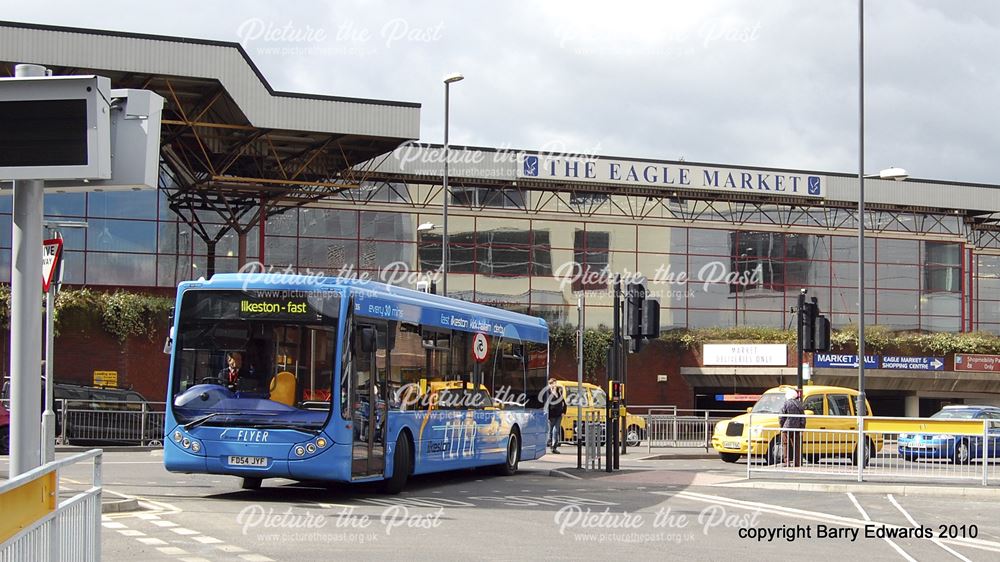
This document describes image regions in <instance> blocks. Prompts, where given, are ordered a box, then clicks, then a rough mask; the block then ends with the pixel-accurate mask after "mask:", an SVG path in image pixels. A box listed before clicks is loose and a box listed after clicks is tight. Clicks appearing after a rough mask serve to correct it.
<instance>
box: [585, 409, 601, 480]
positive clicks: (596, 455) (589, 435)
mask: <svg viewBox="0 0 1000 562" xmlns="http://www.w3.org/2000/svg"><path fill="white" fill-rule="evenodd" d="M603 443H604V421H603V420H602V417H601V415H600V413H599V412H586V413H584V417H583V451H584V455H583V459H584V461H583V462H584V464H583V467H584V468H585V469H587V470H601V458H602V451H601V445H602V444H603Z"/></svg>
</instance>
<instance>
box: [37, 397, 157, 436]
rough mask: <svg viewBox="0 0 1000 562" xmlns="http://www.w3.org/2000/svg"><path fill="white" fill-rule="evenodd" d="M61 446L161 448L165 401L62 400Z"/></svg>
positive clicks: (60, 408) (60, 407)
mask: <svg viewBox="0 0 1000 562" xmlns="http://www.w3.org/2000/svg"><path fill="white" fill-rule="evenodd" d="M58 402H59V404H57V405H54V406H53V407H54V408H58V410H57V421H56V426H57V428H58V437H57V443H59V444H68V443H71V442H91V443H94V442H100V443H125V444H137V445H154V446H156V445H161V444H162V443H163V425H164V420H165V412H164V409H165V406H166V403H165V402H140V403H128V402H120V401H119V402H114V401H112V402H104V401H98V400H87V401H82V400H59V401H58Z"/></svg>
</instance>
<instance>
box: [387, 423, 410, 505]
mask: <svg viewBox="0 0 1000 562" xmlns="http://www.w3.org/2000/svg"><path fill="white" fill-rule="evenodd" d="M409 477H410V440H409V439H407V438H406V435H405V434H403V433H400V434H399V437H397V438H396V448H395V451H394V452H393V454H392V476H390V477H389V478H387V479H386V480H384V481H383V482H382V491H383V492H385V493H387V494H398V493H400V492H402V491H403V488H404V487H406V480H407V479H408V478H409Z"/></svg>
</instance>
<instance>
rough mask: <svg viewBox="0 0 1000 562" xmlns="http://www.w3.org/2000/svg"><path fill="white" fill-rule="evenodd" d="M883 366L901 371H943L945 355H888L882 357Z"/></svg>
mask: <svg viewBox="0 0 1000 562" xmlns="http://www.w3.org/2000/svg"><path fill="white" fill-rule="evenodd" d="M882 368H883V369H894V370H900V371H943V370H944V357H900V356H896V355H886V356H884V357H882Z"/></svg>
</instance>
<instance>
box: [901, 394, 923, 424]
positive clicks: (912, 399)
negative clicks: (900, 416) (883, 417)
mask: <svg viewBox="0 0 1000 562" xmlns="http://www.w3.org/2000/svg"><path fill="white" fill-rule="evenodd" d="M904 400H906V402H905V403H904V405H903V408H904V412H905V414H906V417H908V418H916V417H920V397H919V396H917V395H916V394H913V395H908V396H906V397H904Z"/></svg>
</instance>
